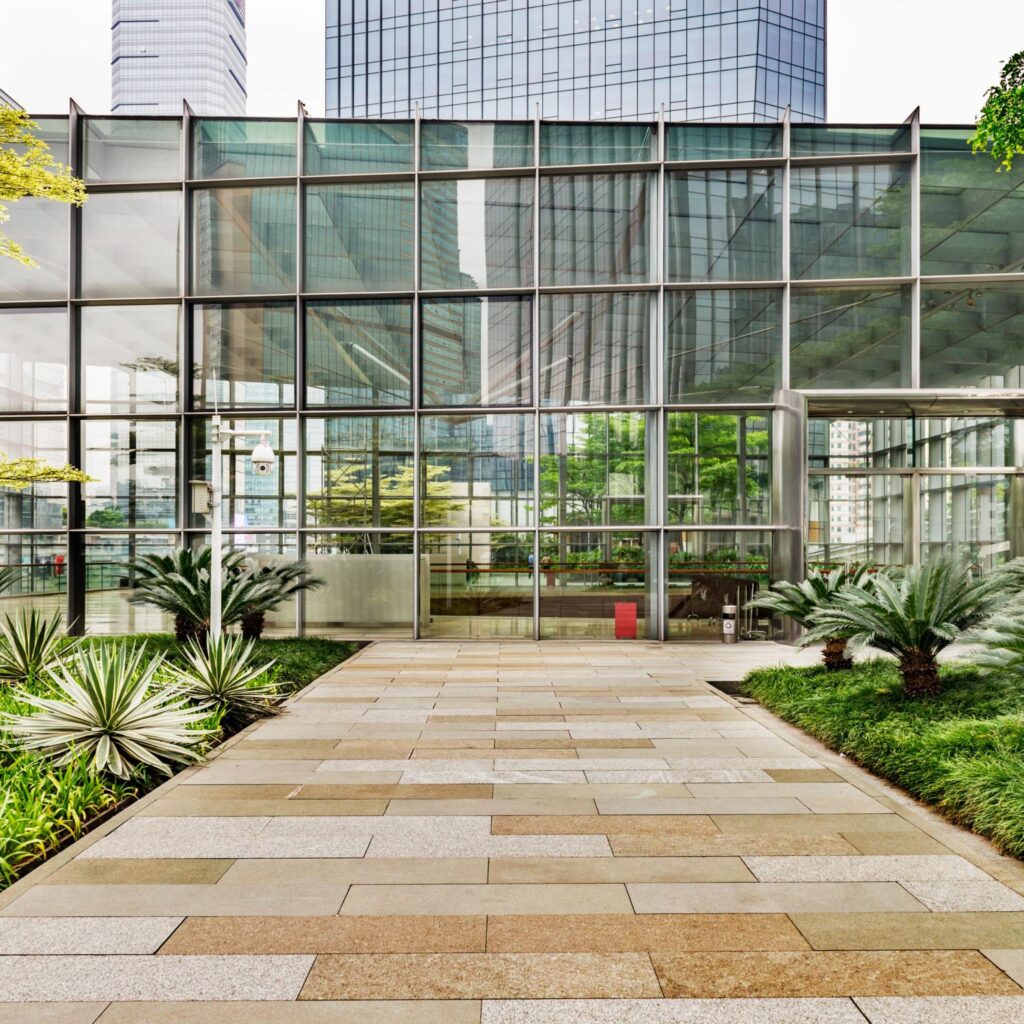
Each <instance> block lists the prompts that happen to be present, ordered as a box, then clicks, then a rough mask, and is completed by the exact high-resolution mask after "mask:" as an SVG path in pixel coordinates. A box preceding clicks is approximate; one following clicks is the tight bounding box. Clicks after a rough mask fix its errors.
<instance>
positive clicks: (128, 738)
mask: <svg viewBox="0 0 1024 1024" xmlns="http://www.w3.org/2000/svg"><path fill="white" fill-rule="evenodd" d="M162 664H163V659H162V658H160V657H157V658H147V657H146V645H145V643H142V644H140V645H138V646H135V645H134V644H101V645H97V646H95V647H81V648H79V649H78V651H77V652H76V654H75V657H74V658H73V659H71V660H70V661H68V662H63V663H61V665H60V666H59V668H57V669H56V670H51V671H50V672H49V673H48V676H49V678H50V680H51V681H52V682H53V684H54V685H55V686H56V687H57V688H59V689H60V690H61V691H62V695H63V697H64V699H63V700H59V699H55V698H52V697H41V696H38V695H37V694H34V693H28V692H26V691H24V690H19V691H15V694H14V696H15V697H16V699H17V700H19V701H21V702H22V703H24V704H28V705H29V706H30V707H31V708H33V709H34V713H31V714H24V715H5V716H4V719H3V720H4V724H5V726H6V728H7V730H8V731H9V732H10V733H11V735H13V736H15V737H16V738H18V739H20V740H21V742H22V744H23V746H24V747H25V748H26V749H28V750H38V751H41V752H43V753H44V754H45V755H47V756H50V757H53V758H55V760H56V763H57V764H68V763H70V762H71V761H72V760H73V759H75V758H77V757H80V756H85V757H89V758H91V761H92V770H93V771H95V772H109V774H111V775H114V776H116V777H117V778H119V779H127V778H129V777H130V776H131V774H132V772H133V771H134V770H135V769H136V768H138V767H139V766H140V765H145V766H147V767H149V768H154V769H155V770H156V771H158V772H162V773H163V774H165V775H170V774H171V769H170V767H169V764H188V763H189V762H192V761H198V760H200V755H199V753H198V752H197V751H196V749H195V747H196V745H197V744H198V743H199V742H200V741H201V740H202V738H203V737H204V736H205V735H206V734H207V733H208V732H209V730H205V729H193V728H190V726H192V725H194V724H195V723H196V722H198V721H199V720H200V719H201V718H204V717H205V716H206V714H207V711H206V709H205V708H194V707H190V706H189V705H188V703H187V702H186V699H185V696H184V694H183V693H182V692H181V691H180V690H177V689H173V688H172V689H168V688H166V687H160V688H155V683H156V677H157V673H158V671H159V669H160V667H161V665H162ZM154 690H155V692H154Z"/></svg>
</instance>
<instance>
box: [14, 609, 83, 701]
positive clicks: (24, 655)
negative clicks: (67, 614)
mask: <svg viewBox="0 0 1024 1024" xmlns="http://www.w3.org/2000/svg"><path fill="white" fill-rule="evenodd" d="M62 625H63V622H62V620H61V617H60V615H59V614H58V615H54V616H53V617H52V618H47V617H46V616H45V615H41V614H40V613H39V612H38V611H37V610H36V609H35V608H31V609H26V608H23V609H21V611H18V612H15V614H14V615H13V616H12V615H5V616H4V617H3V620H2V621H0V679H2V680H6V681H14V682H19V683H24V682H28V681H29V680H33V679H38V678H39V677H40V676H41V675H42V674H43V672H45V671H46V670H47V669H50V668H53V667H54V666H55V665H56V664H57V663H58V662H59V661H60V656H61V652H62V650H63V651H64V652H65V653H67V652H68V649H69V648H70V647H72V646H73V645H74V643H75V642H74V641H70V640H65V638H64V632H63V629H62V628H61V627H62Z"/></svg>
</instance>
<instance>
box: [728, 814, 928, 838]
mask: <svg viewBox="0 0 1024 1024" xmlns="http://www.w3.org/2000/svg"><path fill="white" fill-rule="evenodd" d="M712 818H713V820H714V822H715V824H716V825H717V826H718V827H719V828H720V829H721V830H722V831H723V832H727V833H744V832H746V833H750V832H754V833H758V832H760V833H764V832H775V833H780V832H799V833H801V834H802V835H822V834H834V833H837V832H857V831H864V832H916V831H918V830H917V829H916V828H915V827H914V826H913V825H911V824H910V822H909V821H905V820H904V819H903V818H901V817H900V816H899V815H898V814H794V815H784V814H774V815H771V816H765V817H762V816H761V815H760V814H714V815H712Z"/></svg>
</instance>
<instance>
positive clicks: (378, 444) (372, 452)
mask: <svg viewBox="0 0 1024 1024" xmlns="http://www.w3.org/2000/svg"><path fill="white" fill-rule="evenodd" d="M414 430H415V427H414V424H413V418H412V417H411V416H330V417H326V418H324V419H307V420H306V525H307V526H321V527H327V528H335V527H345V526H376V527H380V526H412V525H413V497H414V494H415V484H414V482H413V466H414V464H415V463H414V457H413V433H414Z"/></svg>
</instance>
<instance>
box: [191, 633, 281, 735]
mask: <svg viewBox="0 0 1024 1024" xmlns="http://www.w3.org/2000/svg"><path fill="white" fill-rule="evenodd" d="M254 648H255V644H254V643H253V641H252V640H248V641H247V640H244V639H242V638H240V637H233V636H228V635H224V636H219V637H213V636H211V637H210V638H209V640H208V641H207V644H206V650H203V648H202V647H201V646H200V645H199V644H198V643H197V642H196V641H195V640H190V641H189V642H188V645H187V646H186V647H185V651H184V655H185V659H186V661H187V663H188V667H187V668H186V669H185V670H184V671H180V672H179V673H178V683H179V685H180V686H181V689H182V692H183V693H185V694H187V695H188V696H189V697H191V698H192V699H193V700H198V701H201V702H202V703H203V704H204V705H206V706H208V707H212V708H214V709H218V710H220V711H221V713H222V714H221V721H223V722H225V723H230V725H232V726H242V725H247V724H248V723H249V722H252V721H255V719H257V718H262V717H263V716H265V715H273V714H276V713H277V708H276V707H275V706H274V703H273V701H274V699H275V698H276V697H277V687H276V686H275V685H274V684H273V683H259V682H257V680H258V679H259V678H260V676H262V675H263V674H264V673H265V672H267V670H268V669H270V668H271V667H272V666H273V665H274V662H273V661H268V662H266V663H265V664H263V665H256V664H254V658H253V652H254Z"/></svg>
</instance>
